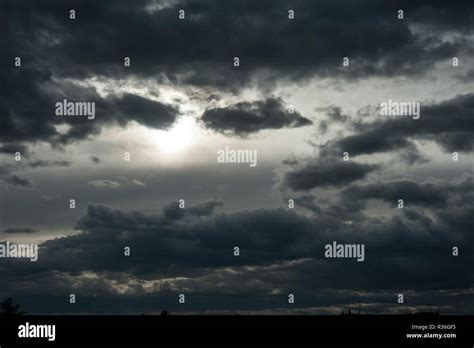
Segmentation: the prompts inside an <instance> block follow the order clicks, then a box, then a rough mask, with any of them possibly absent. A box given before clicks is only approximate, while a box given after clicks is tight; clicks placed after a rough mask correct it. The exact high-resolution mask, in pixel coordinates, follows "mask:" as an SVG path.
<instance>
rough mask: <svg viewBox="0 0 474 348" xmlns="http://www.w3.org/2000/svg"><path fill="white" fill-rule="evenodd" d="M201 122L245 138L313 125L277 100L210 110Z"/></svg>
mask: <svg viewBox="0 0 474 348" xmlns="http://www.w3.org/2000/svg"><path fill="white" fill-rule="evenodd" d="M201 121H202V122H203V123H204V125H205V127H207V128H210V129H213V130H215V131H218V132H221V133H224V134H230V135H237V136H244V137H245V136H247V135H249V134H252V133H256V132H258V131H261V130H263V129H280V128H284V127H288V128H295V127H303V126H308V125H311V124H312V122H311V121H310V120H309V119H307V118H305V117H303V116H301V114H300V113H299V112H297V111H294V112H293V113H290V112H289V111H288V110H287V109H286V107H285V105H284V104H283V101H282V100H281V99H276V98H268V99H265V100H259V101H255V102H241V103H237V104H233V105H230V106H228V107H224V108H215V109H209V110H206V111H205V112H204V114H203V115H202V117H201Z"/></svg>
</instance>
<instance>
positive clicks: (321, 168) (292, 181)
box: [282, 157, 378, 191]
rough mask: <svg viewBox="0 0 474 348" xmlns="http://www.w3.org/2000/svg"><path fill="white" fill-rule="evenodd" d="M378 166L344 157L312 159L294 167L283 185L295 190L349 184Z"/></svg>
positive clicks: (284, 178) (286, 176) (285, 177)
mask: <svg viewBox="0 0 474 348" xmlns="http://www.w3.org/2000/svg"><path fill="white" fill-rule="evenodd" d="M377 168H378V166H376V165H369V164H360V163H356V162H346V161H343V160H342V158H335V157H328V158H322V159H318V160H311V161H309V162H307V163H305V164H304V165H303V166H301V167H299V168H293V169H292V170H290V171H288V172H287V173H286V174H285V175H284V177H283V183H282V184H283V187H284V188H290V189H292V190H295V191H301V190H310V189H313V188H316V187H327V186H340V185H347V184H350V183H351V182H353V181H356V180H360V179H363V178H365V177H366V176H367V175H368V174H370V173H371V172H373V171H375V170H376V169H377Z"/></svg>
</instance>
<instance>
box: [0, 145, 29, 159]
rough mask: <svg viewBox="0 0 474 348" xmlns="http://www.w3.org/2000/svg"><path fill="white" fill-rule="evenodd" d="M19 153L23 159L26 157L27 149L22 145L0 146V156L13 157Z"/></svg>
mask: <svg viewBox="0 0 474 348" xmlns="http://www.w3.org/2000/svg"><path fill="white" fill-rule="evenodd" d="M16 152H20V153H21V155H22V156H23V157H28V147H27V146H26V145H24V144H16V143H7V144H3V145H2V144H0V154H6V155H12V156H13V155H14V154H15V153H16Z"/></svg>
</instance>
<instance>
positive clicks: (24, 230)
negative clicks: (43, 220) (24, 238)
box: [1, 227, 37, 234]
mask: <svg viewBox="0 0 474 348" xmlns="http://www.w3.org/2000/svg"><path fill="white" fill-rule="evenodd" d="M1 232H2V233H11V234H15V233H34V232H37V230H35V229H33V228H30V227H17V228H7V229H5V230H3V231H1Z"/></svg>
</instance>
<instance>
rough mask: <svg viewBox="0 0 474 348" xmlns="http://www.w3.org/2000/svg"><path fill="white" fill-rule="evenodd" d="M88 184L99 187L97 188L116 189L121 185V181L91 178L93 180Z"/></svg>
mask: <svg viewBox="0 0 474 348" xmlns="http://www.w3.org/2000/svg"><path fill="white" fill-rule="evenodd" d="M88 184H89V185H91V186H94V187H97V188H111V189H115V188H118V187H120V183H118V182H117V181H113V180H108V179H104V180H91V181H89V182H88Z"/></svg>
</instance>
